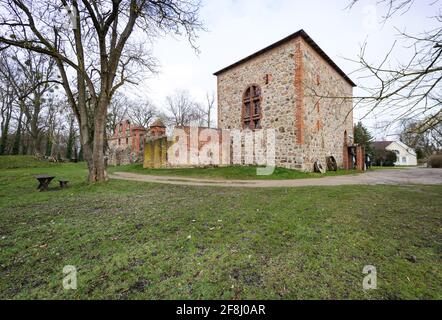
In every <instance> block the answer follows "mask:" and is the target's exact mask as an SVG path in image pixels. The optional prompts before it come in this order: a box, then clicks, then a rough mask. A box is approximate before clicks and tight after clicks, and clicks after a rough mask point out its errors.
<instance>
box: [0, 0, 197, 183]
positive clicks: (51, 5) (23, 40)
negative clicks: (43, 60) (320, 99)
mask: <svg viewBox="0 0 442 320" xmlns="http://www.w3.org/2000/svg"><path fill="white" fill-rule="evenodd" d="M199 7H200V4H199V1H197V0H196V1H193V0H161V1H160V0H156V1H155V0H127V1H122V0H112V1H110V0H107V1H92V0H78V1H77V0H72V1H68V0H60V1H54V0H32V1H31V0H0V26H1V29H0V30H1V31H0V34H1V36H0V43H3V45H4V46H16V47H19V48H23V49H26V50H29V51H33V52H36V53H40V54H43V55H46V56H49V57H51V58H52V59H53V60H54V61H55V63H56V65H57V67H58V71H59V74H60V77H61V82H62V84H63V88H64V89H65V92H66V95H67V99H68V101H69V104H70V106H71V108H72V111H73V113H74V114H75V116H76V118H77V121H78V124H79V128H80V140H81V146H82V151H83V155H84V159H85V160H86V162H87V164H88V168H89V181H90V182H96V181H105V180H107V173H106V169H105V161H104V146H105V134H106V133H105V131H106V118H107V111H108V107H109V104H110V102H111V100H112V96H113V95H114V93H115V92H116V90H118V89H119V88H120V87H121V86H123V85H124V84H125V83H127V82H129V83H136V82H137V78H136V75H137V74H136V72H135V71H137V70H146V69H147V70H151V71H153V68H154V61H153V60H152V59H151V58H150V56H149V55H148V52H146V50H145V49H144V48H145V47H146V46H145V45H146V43H145V41H144V40H143V39H145V40H146V39H147V37H153V36H155V35H158V34H164V33H168V32H173V33H176V34H181V33H185V34H186V35H187V36H188V38H189V40H190V41H191V43H193V41H194V40H195V31H196V30H198V29H200V28H201V23H200V21H199V19H198V13H199ZM67 9H68V10H67ZM66 11H68V12H69V14H68V16H67V17H66V19H60V16H61V15H62V14H63V13H65V12H66ZM69 21H70V22H71V23H70V24H68V22H69ZM134 33H137V37H136V38H135V37H131V36H132V35H133V34H134ZM134 65H135V66H137V68H133V66H134Z"/></svg>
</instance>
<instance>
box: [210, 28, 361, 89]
mask: <svg viewBox="0 0 442 320" xmlns="http://www.w3.org/2000/svg"><path fill="white" fill-rule="evenodd" d="M297 37H301V38H303V39H304V41H305V42H307V43H308V44H309V45H310V46H311V47H312V48H313V49H314V50H315V51H316V52H317V53H318V54H319V55H320V56H321V57H322V58H323V59H324V60H325V61H327V63H328V64H329V65H330V66H331V67H332V68H333V69H334V70H335V71H336V72H337V73H338V74H339V75H340V76H342V77H343V78H344V79H345V80H346V81H347V82H348V83H349V84H350V85H351V86H352V87H356V84H355V83H354V82H353V81H352V80H351V79H350V78H349V77H348V76H347V75H346V74H345V72H344V71H342V70H341V69H340V68H339V67H338V66H337V64H336V63H334V62H333V60H332V59H331V58H330V57H329V56H328V55H327V54H326V53H325V52H324V51H323V50H322V49H321V48H320V47H319V46H318V45H317V44H316V42H314V41H313V39H312V38H310V36H309V35H308V34H307V33H306V32H305V31H304V30H303V29H301V30H299V31H297V32H295V33H293V34H291V35H289V36H288V37H286V38H284V39H282V40H280V41H278V42H275V43H274V44H272V45H270V46H268V47H266V48H264V49H262V50H260V51H258V52H255V53H254V54H252V55H250V56H248V57H245V58H244V59H241V60H239V61H238V62H235V63H234V64H232V65H230V66H228V67H226V68H224V69H221V70H219V71H217V72H215V73H214V75H215V76H218V75H220V74H221V73H224V72H225V71H227V70H230V69H232V68H234V67H236V66H239V65H240V64H243V63H244V62H247V61H249V60H251V59H253V58H255V57H257V56H259V55H261V54H263V53H265V52H267V51H269V50H271V49H274V48H276V47H278V46H280V45H282V44H284V43H286V42H288V41H290V40H293V39H295V38H297Z"/></svg>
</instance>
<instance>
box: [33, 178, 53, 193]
mask: <svg viewBox="0 0 442 320" xmlns="http://www.w3.org/2000/svg"><path fill="white" fill-rule="evenodd" d="M35 178H36V179H37V180H38V182H39V183H40V184H39V185H38V187H37V189H38V190H40V191H47V190H48V188H49V184H50V183H51V181H52V180H53V179H54V178H55V177H54V176H50V175H46V174H41V175H38V176H36V177H35Z"/></svg>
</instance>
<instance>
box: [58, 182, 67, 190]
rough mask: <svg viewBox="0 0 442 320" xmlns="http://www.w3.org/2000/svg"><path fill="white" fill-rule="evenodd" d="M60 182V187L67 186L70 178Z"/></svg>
mask: <svg viewBox="0 0 442 320" xmlns="http://www.w3.org/2000/svg"><path fill="white" fill-rule="evenodd" d="M58 182H60V188H62V189H63V188H67V187H68V182H69V180H58Z"/></svg>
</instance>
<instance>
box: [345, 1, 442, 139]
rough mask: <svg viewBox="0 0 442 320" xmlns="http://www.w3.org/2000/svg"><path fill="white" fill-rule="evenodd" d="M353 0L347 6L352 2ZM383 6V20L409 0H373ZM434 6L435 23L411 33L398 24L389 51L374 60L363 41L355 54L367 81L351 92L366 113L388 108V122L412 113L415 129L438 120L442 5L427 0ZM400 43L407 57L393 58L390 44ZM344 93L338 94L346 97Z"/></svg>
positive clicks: (407, 6)
mask: <svg viewBox="0 0 442 320" xmlns="http://www.w3.org/2000/svg"><path fill="white" fill-rule="evenodd" d="M359 2H360V1H359V0H352V1H351V3H350V5H349V7H350V8H352V7H354V6H355V5H357V4H358V3H359ZM377 4H378V6H380V7H381V8H382V9H383V10H384V15H383V17H382V18H383V19H382V20H383V21H382V23H386V22H387V21H388V20H389V19H390V18H391V17H393V16H394V15H396V14H404V13H405V12H408V11H410V12H411V11H412V10H413V7H414V5H415V1H413V0H380V1H378V2H377ZM426 4H427V5H428V6H431V7H432V8H434V12H435V14H434V16H433V17H431V18H430V19H433V20H435V21H436V22H437V27H435V28H432V29H430V30H426V31H423V32H422V33H421V34H419V35H411V34H408V33H406V32H405V31H401V30H399V29H397V30H398V32H399V37H398V39H397V40H396V41H395V42H394V43H393V44H392V46H391V49H390V51H389V52H387V53H386V54H385V56H383V57H382V59H380V61H379V62H378V63H373V62H371V61H368V58H367V57H366V52H367V48H368V44H367V43H364V45H363V46H362V48H361V52H360V55H359V59H358V60H352V61H354V62H356V63H358V64H359V68H358V70H356V74H359V79H360V80H362V81H363V82H364V83H365V84H366V85H363V86H360V88H361V89H362V90H363V91H364V92H365V94H364V95H361V96H359V97H355V100H356V106H359V107H365V108H367V110H368V111H367V114H366V116H368V115H369V114H371V113H378V114H389V115H391V117H392V120H391V121H390V122H389V124H390V125H392V124H395V123H397V122H400V121H404V120H407V119H412V118H415V117H418V118H422V119H424V121H419V125H417V126H413V130H415V132H416V133H423V132H425V131H428V130H431V129H432V128H434V127H437V126H438V125H439V124H440V123H442V108H441V105H442V104H441V103H442V85H441V83H442V8H441V1H439V0H428V1H427V3H426ZM399 44H402V45H403V46H405V47H406V48H408V50H409V51H410V53H411V58H410V59H409V60H408V61H402V62H399V63H395V61H396V59H395V57H394V55H395V49H396V47H397V46H398V45H399ZM345 98H346V97H343V99H345Z"/></svg>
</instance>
